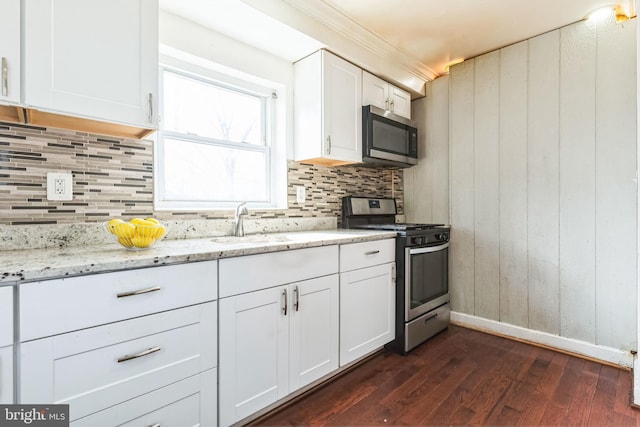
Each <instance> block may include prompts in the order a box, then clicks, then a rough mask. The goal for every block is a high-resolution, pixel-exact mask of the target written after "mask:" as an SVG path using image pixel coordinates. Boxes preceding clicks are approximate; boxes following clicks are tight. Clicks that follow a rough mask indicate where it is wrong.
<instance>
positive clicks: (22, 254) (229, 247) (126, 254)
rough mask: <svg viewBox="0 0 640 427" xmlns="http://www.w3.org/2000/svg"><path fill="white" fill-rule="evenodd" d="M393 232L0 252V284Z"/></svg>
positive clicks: (282, 235) (381, 236)
mask: <svg viewBox="0 0 640 427" xmlns="http://www.w3.org/2000/svg"><path fill="white" fill-rule="evenodd" d="M395 236H396V233H395V232H389V231H368V230H342V229H337V230H322V231H300V232H287V233H273V234H257V235H248V236H245V237H231V236H221V237H207V238H198V239H182V240H162V241H160V242H157V243H156V244H155V245H154V247H153V248H150V249H148V250H143V251H130V250H126V249H124V248H122V247H121V246H119V245H117V244H116V243H110V244H102V245H96V246H76V247H67V248H48V249H23V250H16V251H11V250H5V251H0V286H4V285H14V284H18V283H25V282H33V281H39V280H48V279H57V278H63V277H71V276H78V275H84V274H92V273H104V272H108V271H117V270H127V269H132V268H143V267H152V266H156V265H168V264H180V263H185V262H195V261H207V260H214V259H219V258H229V257H237V256H243V255H253V254H260V253H268V252H277V251H283V250H290V249H301V248H310V247H317V246H326V245H334V244H346V243H356V242H365V241H372V240H382V239H386V238H394V237H395Z"/></svg>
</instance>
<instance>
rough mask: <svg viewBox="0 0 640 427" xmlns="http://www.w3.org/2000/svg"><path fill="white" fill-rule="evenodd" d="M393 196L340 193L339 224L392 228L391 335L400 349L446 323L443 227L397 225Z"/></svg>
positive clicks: (446, 268) (445, 239)
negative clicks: (394, 234) (393, 288)
mask: <svg viewBox="0 0 640 427" xmlns="http://www.w3.org/2000/svg"><path fill="white" fill-rule="evenodd" d="M396 212H397V209H396V203H395V200H394V199H376V198H363V197H344V198H343V199H342V226H343V227H344V228H360V229H362V228H364V229H375V230H392V231H396V232H397V237H396V338H395V340H394V341H393V342H392V343H391V344H390V347H392V348H394V349H396V350H398V351H400V352H403V353H406V352H408V351H409V350H411V349H413V348H415V347H416V346H418V345H419V344H421V343H422V342H424V341H425V340H427V339H429V338H431V337H432V336H433V335H435V334H437V333H438V332H440V331H442V330H443V329H446V328H447V327H448V325H449V318H450V308H449V231H450V228H449V227H446V226H444V225H442V224H398V223H396V222H395V215H396Z"/></svg>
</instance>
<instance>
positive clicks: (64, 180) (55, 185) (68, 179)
mask: <svg viewBox="0 0 640 427" xmlns="http://www.w3.org/2000/svg"><path fill="white" fill-rule="evenodd" d="M47 200H54V201H57V200H62V201H65V200H73V175H72V174H70V173H59V172H47Z"/></svg>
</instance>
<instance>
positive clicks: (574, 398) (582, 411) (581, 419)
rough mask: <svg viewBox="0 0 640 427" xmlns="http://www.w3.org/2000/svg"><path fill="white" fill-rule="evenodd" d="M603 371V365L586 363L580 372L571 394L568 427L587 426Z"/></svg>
mask: <svg viewBox="0 0 640 427" xmlns="http://www.w3.org/2000/svg"><path fill="white" fill-rule="evenodd" d="M601 369H602V365H601V364H598V363H595V362H592V361H585V364H584V369H583V370H582V371H581V372H580V375H579V378H578V381H577V382H576V386H575V388H574V389H573V392H572V393H571V402H570V403H569V408H568V410H567V425H570V426H574V425H575V426H584V425H587V423H588V421H589V417H590V415H591V410H592V408H593V398H594V395H595V392H596V386H597V385H598V377H599V376H600V370H601Z"/></svg>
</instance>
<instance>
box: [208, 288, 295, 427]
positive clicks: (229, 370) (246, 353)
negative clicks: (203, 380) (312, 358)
mask: <svg viewBox="0 0 640 427" xmlns="http://www.w3.org/2000/svg"><path fill="white" fill-rule="evenodd" d="M288 289H289V287H288V286H279V287H275V288H269V289H265V290H261V291H256V292H251V293H248V294H242V295H236V296H233V297H229V298H224V299H221V300H220V301H219V312H220V318H219V323H220V330H219V337H220V342H219V348H220V353H219V357H220V360H219V368H218V369H219V378H220V389H219V402H220V406H219V408H218V409H219V414H220V425H221V426H228V425H230V424H233V423H235V422H236V421H239V420H241V419H243V418H245V417H247V416H249V415H251V414H253V413H254V412H256V411H259V410H260V409H262V408H264V407H266V406H267V405H269V404H271V403H273V402H275V401H276V400H278V399H281V398H283V397H285V396H286V395H287V394H288V392H289V389H288V382H289V381H288V376H289V317H290V315H291V309H292V307H291V305H290V303H289V295H288V293H289V292H288Z"/></svg>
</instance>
